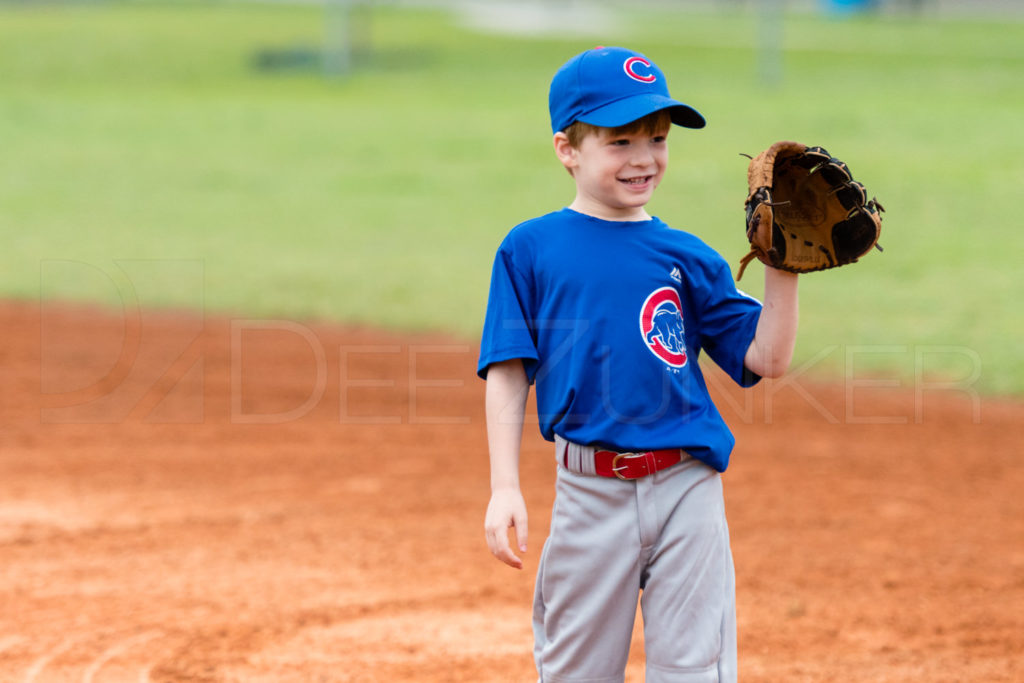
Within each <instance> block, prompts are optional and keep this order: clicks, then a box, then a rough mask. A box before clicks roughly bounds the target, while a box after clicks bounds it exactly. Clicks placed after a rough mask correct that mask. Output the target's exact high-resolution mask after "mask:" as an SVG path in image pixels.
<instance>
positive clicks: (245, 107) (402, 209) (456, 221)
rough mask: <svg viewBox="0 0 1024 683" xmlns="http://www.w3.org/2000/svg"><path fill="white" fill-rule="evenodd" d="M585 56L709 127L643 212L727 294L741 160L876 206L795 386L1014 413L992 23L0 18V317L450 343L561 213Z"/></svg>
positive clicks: (883, 8)
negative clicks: (565, 79)
mask: <svg viewBox="0 0 1024 683" xmlns="http://www.w3.org/2000/svg"><path fill="white" fill-rule="evenodd" d="M595 44H611V45H614V44H622V45H628V46H629V47H632V48H634V49H637V50H640V51H642V52H644V53H645V54H647V55H648V56H649V57H651V58H652V59H653V60H655V61H656V62H657V63H658V64H659V66H661V67H662V69H663V70H664V71H665V73H666V74H667V76H668V78H669V85H670V88H671V90H672V93H673V95H674V96H675V97H676V98H679V99H681V100H683V101H685V102H688V103H690V104H692V105H693V106H695V107H696V108H698V109H699V110H700V111H702V112H703V113H704V114H705V116H706V117H707V119H708V122H709V125H708V127H707V128H706V129H705V130H703V131H700V132H694V131H687V130H683V129H678V130H676V131H674V132H673V135H672V137H671V139H670V144H671V150H672V163H671V165H670V169H669V173H668V175H667V177H666V179H665V181H664V183H663V185H662V187H661V189H660V190H659V192H658V193H657V195H656V197H655V200H654V202H653V203H652V205H651V207H650V208H651V211H652V213H654V214H656V215H659V216H660V217H662V218H663V219H665V220H666V221H667V222H668V223H669V224H670V225H672V226H673V227H675V228H678V229H682V230H687V231H690V232H694V233H696V234H697V235H699V236H700V237H702V238H703V239H704V240H705V241H707V242H708V243H710V244H711V246H713V247H714V248H716V249H717V250H718V251H719V252H721V253H722V254H723V255H724V256H725V257H726V258H727V259H728V260H729V261H730V263H732V264H733V265H734V267H735V265H736V264H737V263H738V261H739V258H740V257H741V256H742V255H743V254H744V253H745V252H746V250H747V243H746V239H745V238H744V236H743V200H744V198H745V194H746V161H747V160H746V159H745V158H744V157H742V156H741V153H746V154H756V153H757V152H758V151H760V150H762V149H764V148H765V147H767V146H768V145H769V144H771V143H772V142H774V141H776V140H779V139H795V140H799V141H801V142H805V143H807V144H816V145H822V146H825V147H826V148H828V149H829V150H830V151H831V152H832V153H833V154H835V155H836V156H839V157H840V158H842V159H844V160H845V161H846V162H847V163H848V164H849V165H850V168H851V169H852V171H853V173H854V176H855V178H856V179H858V180H860V181H862V182H863V183H864V184H865V185H866V186H867V188H868V191H869V194H870V195H872V196H876V197H877V198H878V200H879V201H880V202H881V203H882V204H883V205H884V206H885V208H886V213H885V217H884V223H883V230H882V237H881V244H882V245H883V246H884V248H885V251H884V253H878V252H873V253H871V254H869V255H868V256H866V257H865V258H864V259H863V260H862V262H861V263H860V264H859V265H857V266H856V267H852V268H843V269H840V270H836V271H831V272H829V273H820V274H812V275H809V276H807V277H806V278H805V280H804V282H803V284H802V289H801V297H802V319H803V323H802V330H801V334H800V338H799V342H798V349H797V354H798V357H797V363H798V364H802V365H801V366H799V367H802V368H803V369H804V370H806V371H807V372H813V373H822V374H826V375H829V374H835V373H843V372H847V373H849V372H851V371H853V368H852V366H853V365H854V364H855V365H856V368H855V370H856V371H857V372H861V371H862V370H864V369H866V370H867V371H869V372H875V373H878V374H879V375H881V376H884V377H890V378H897V380H898V381H900V382H913V381H915V379H920V378H921V377H945V378H948V379H949V381H950V382H952V383H954V384H956V383H960V384H961V385H962V386H964V387H971V388H972V389H973V388H978V389H980V390H983V391H985V392H987V393H993V394H1014V395H1019V394H1021V393H1024V360H1022V354H1021V353H1020V351H1019V350H1018V344H1017V340H1016V335H1017V334H1018V333H1019V332H1020V331H1021V330H1024V307H1022V306H1021V305H1020V303H1019V302H1018V300H1017V298H1018V297H1017V293H1018V292H1019V291H1020V289H1021V285H1022V284H1024V278H1022V276H1021V274H1020V273H1021V269H1020V265H1019V261H1020V256H1021V255H1022V254H1024V230H1021V229H1020V228H1021V226H1020V220H1021V219H1020V217H1019V214H1020V211H1019V207H1018V206H1017V205H1016V201H1015V200H1016V199H1017V197H1018V196H1019V194H1020V188H1021V186H1022V183H1024V154H1022V152H1024V149H1022V147H1024V140H1022V137H1024V136H1022V133H1021V121H1022V117H1024V89H1022V88H1021V83H1022V80H1021V79H1022V76H1024V5H1022V3H1020V2H1013V1H1010V0H1004V1H1002V2H999V1H995V0H987V1H982V0H973V1H972V2H969V3H968V2H953V1H952V0H873V1H869V0H817V1H811V0H807V1H801V2H796V1H793V2H784V1H783V0H762V1H761V2H754V1H743V0H720V1H718V2H711V1H704V2H697V1H693V2H685V1H674V2H669V1H667V0H666V1H661V2H658V1H653V0H650V1H644V2H612V1H607V2H600V1H597V0H592V1H591V0H588V1H584V0H549V1H546V2H544V1H540V0H537V1H522V2H484V1H474V2H470V1H466V2H457V1H454V0H452V1H449V2H440V1H435V2H414V1H408V2H360V1H356V0H329V1H328V2H326V3H323V2H319V3H318V2H200V1H189V2H151V1H138V2H104V1H100V0H91V1H82V2H65V3H62V2H34V1H29V0H21V1H16V2H3V3H0V150H2V153H0V297H4V298H12V299H21V300H29V301H35V300H39V299H40V297H42V299H43V300H44V301H50V300H74V301H89V302H94V303H101V304H103V305H109V306H114V307H116V306H120V305H123V304H124V303H125V302H126V301H131V302H133V303H137V304H138V305H140V306H144V307H158V308H181V309H187V310H195V311H203V312H205V313H207V314H217V313H225V314H230V313H243V314H245V315H249V316H261V315H266V316H271V315H272V316H276V317H279V318H282V317H288V318H292V319H296V320H299V319H302V320H313V319H319V320H331V321H346V322H358V323H366V324H370V325H375V326H380V327H383V328H389V329H394V330H442V331H448V332H453V333H455V334H457V335H459V336H462V337H464V338H466V339H468V340H471V341H472V340H473V339H475V336H476V335H478V334H479V331H480V326H481V321H482V318H483V312H484V307H485V304H486V294H487V283H488V278H489V275H490V267H491V260H492V258H493V254H494V251H495V249H496V247H497V245H498V243H499V242H500V240H501V238H502V237H503V236H504V235H505V233H506V232H507V231H508V230H509V229H510V228H511V227H512V226H514V225H515V224H516V223H518V222H519V221H521V220H524V219H526V218H529V217H532V216H535V215H538V214H541V213H544V212H547V211H549V210H553V209H557V208H559V207H561V206H563V205H565V204H567V203H568V202H569V201H571V199H572V185H571V182H570V180H569V179H568V177H567V176H566V175H565V173H564V171H563V170H562V169H561V167H560V166H559V165H558V164H557V162H556V160H555V158H554V155H553V153H552V152H551V149H550V130H549V128H548V118H547V104H546V102H547V101H546V97H547V87H548V83H549V81H550V78H551V75H552V74H553V73H554V71H555V69H556V68H557V67H558V66H559V65H560V64H562V63H563V62H564V61H565V60H566V59H568V58H569V57H571V56H572V55H573V54H576V53H577V52H579V51H581V50H584V49H587V48H589V47H592V46H594V45H595ZM759 283H760V273H759V272H758V268H752V269H751V270H750V271H749V274H748V275H747V276H746V277H745V278H744V281H743V283H742V284H743V286H744V287H745V288H747V289H748V291H750V292H751V293H752V294H755V295H756V294H758V293H759V288H760V284H759Z"/></svg>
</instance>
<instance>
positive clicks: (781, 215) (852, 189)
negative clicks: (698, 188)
mask: <svg viewBox="0 0 1024 683" xmlns="http://www.w3.org/2000/svg"><path fill="white" fill-rule="evenodd" d="M747 186H748V190H749V194H748V195H747V201H746V208H747V239H748V240H749V241H750V253H748V254H747V255H746V256H744V257H743V259H742V261H740V269H739V273H737V275H736V279H737V280H739V279H740V278H741V277H743V271H744V270H745V269H746V267H747V264H749V263H750V262H751V261H752V260H753V259H754V258H755V257H756V258H757V259H758V260H760V261H761V262H762V263H764V264H765V265H768V266H771V267H772V268H779V269H780V270H787V271H789V272H791V273H810V272H813V271H816V270H825V269H827V268H836V267H837V266H844V265H846V264H848V263H854V262H856V261H857V259H859V258H860V257H861V256H863V255H864V254H866V253H867V252H868V251H870V250H871V247H877V248H878V250H879V251H881V249H882V248H881V247H880V246H878V236H879V233H880V232H881V229H882V217H881V212H882V211H884V210H885V209H883V208H882V205H881V204H879V203H878V201H877V200H875V199H872V200H871V201H868V198H867V193H866V192H865V190H864V186H863V185H861V184H860V183H858V182H857V181H855V180H854V179H853V177H852V176H851V175H850V169H848V168H847V167H846V164H844V163H843V162H842V161H840V160H839V159H836V158H834V157H832V156H831V155H830V154H829V153H828V152H827V151H825V150H824V149H823V148H821V147H808V146H807V145H803V144H800V143H799V142H790V141H783V142H776V143H775V144H774V145H772V146H771V147H769V148H768V149H766V150H765V151H763V152H761V153H760V154H758V155H757V156H756V157H754V158H753V159H751V161H750V165H749V166H748V168H747Z"/></svg>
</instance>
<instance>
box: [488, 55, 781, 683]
mask: <svg viewBox="0 0 1024 683" xmlns="http://www.w3.org/2000/svg"><path fill="white" fill-rule="evenodd" d="M549 106H550V113H551V125H552V130H553V132H554V148H555V153H556V155H557V156H558V159H559V161H561V163H562V165H563V166H565V168H566V169H567V170H568V171H569V173H570V175H571V176H572V177H573V179H574V181H575V183H576V196H575V199H574V200H573V202H572V203H571V204H570V205H569V206H568V207H567V208H565V209H562V210H561V211H557V212H554V213H550V214H547V215H545V216H541V217H539V218H535V219H533V220H530V221H526V222H525V223H522V224H520V225H518V226H517V227H516V228H514V229H513V230H512V231H511V232H510V233H509V234H508V236H507V237H506V238H505V240H504V242H502V244H501V247H500V248H499V249H498V253H497V257H496V259H495V263H494V270H493V274H492V279H491V290H490V297H489V301H488V306H487V317H486V320H485V323H484V332H483V341H482V345H481V354H480V363H479V370H478V372H479V374H480V376H481V377H483V378H485V379H486V380H487V390H486V401H487V406H486V413H487V431H488V445H489V449H490V459H491V490H492V495H491V500H490V504H489V505H488V508H487V515H486V521H485V527H486V534H487V543H488V546H489V547H490V550H491V552H492V553H493V554H494V555H495V556H496V557H497V558H498V559H499V560H501V561H502V562H505V563H506V564H508V565H510V566H512V567H516V568H521V567H522V561H521V559H520V558H519V556H518V555H517V554H516V553H517V552H520V553H522V552H525V551H526V543H527V513H526V505H525V503H524V501H523V496H522V494H521V492H520V486H519V447H520V440H521V437H522V428H523V420H524V411H525V403H526V397H527V393H528V391H529V385H530V384H531V383H535V384H536V391H537V412H538V418H539V421H540V430H541V433H542V434H543V436H544V437H545V438H546V439H548V440H549V441H554V442H555V451H556V453H555V455H556V458H557V462H558V475H557V487H556V497H555V505H554V509H553V511H552V521H551V530H550V534H549V537H548V540H547V542H546V543H545V545H544V551H543V553H542V555H541V558H540V565H539V568H538V573H537V584H536V593H535V598H534V610H533V621H534V636H535V645H534V657H535V660H536V664H537V670H538V672H539V674H540V680H541V681H543V682H545V683H554V682H566V681H587V682H588V683H604V682H613V681H618V682H621V681H623V678H624V671H625V667H626V661H627V658H628V653H629V644H630V639H631V634H632V627H633V620H634V617H635V614H636V604H637V597H638V595H641V594H642V597H641V599H640V603H641V608H642V610H643V618H644V642H645V650H646V660H647V681H648V682H649V683H654V682H671V683H682V682H687V683H689V682H705V681H707V682H709V683H710V682H712V681H734V680H736V618H735V588H734V573H733V566H732V554H731V550H730V548H729V535H728V528H727V526H726V520H725V513H724V503H723V497H722V484H721V478H720V474H719V473H720V472H723V471H724V470H725V468H726V466H727V465H728V462H729V454H730V452H731V451H732V447H733V443H734V439H733V436H732V434H731V433H730V431H729V429H728V427H727V426H726V425H725V422H724V421H723V420H722V417H721V416H720V414H719V413H718V411H717V409H716V408H715V406H714V404H713V403H712V402H711V400H710V397H709V396H708V391H707V387H706V385H705V382H704V378H703V376H702V374H701V370H700V367H699V365H698V362H697V359H698V355H699V354H700V352H701V351H702V350H703V351H706V352H707V353H708V355H709V356H710V357H711V358H712V359H714V361H715V362H716V363H717V364H718V365H719V366H720V367H721V368H722V369H723V370H724V371H725V372H726V373H728V374H729V375H730V376H731V377H732V378H733V379H734V380H735V381H736V382H738V383H740V384H741V385H743V386H750V385H753V384H754V383H755V382H757V381H758V379H759V378H760V377H778V376H780V375H781V374H782V373H783V372H785V370H786V368H787V366H788V364H789V361H790V358H791V355H792V351H793V345H794V340H795V336H796V327H797V287H796V276H795V275H790V274H788V273H784V272H782V271H778V270H774V269H771V268H768V269H766V274H765V295H764V298H765V301H764V304H763V305H762V304H761V303H759V302H758V301H756V300H755V299H752V298H750V297H748V296H747V295H745V294H743V293H741V292H739V291H737V290H736V287H735V285H734V283H733V280H732V274H731V272H730V269H729V266H728V265H727V264H726V262H725V261H724V260H723V259H722V258H721V257H720V256H719V255H718V254H717V253H716V252H715V251H713V250H712V249H711V248H710V247H708V246H707V245H705V244H704V243H703V242H701V241H700V240H699V239H698V238H696V237H694V236H693V235H691V234H688V233H686V232H682V231H677V230H673V229H671V228H669V227H668V226H667V225H665V224H664V223H663V222H661V221H660V220H659V219H657V218H652V217H651V216H649V215H648V214H647V212H646V210H645V209H644V207H645V205H646V204H647V202H648V201H649V200H650V198H651V195H652V193H653V192H654V189H655V188H656V187H657V186H658V183H659V182H660V181H661V179H662V176H663V175H664V173H665V169H666V166H667V162H668V148H667V142H666V137H667V135H668V132H669V129H670V127H671V124H672V123H674V124H677V125H680V126H683V127H686V128H701V127H703V126H704V118H703V117H702V116H701V114H700V113H698V112H697V111H696V110H695V109H693V108H692V107H690V106H688V105H686V104H683V103H681V102H678V101H676V100H674V99H672V98H671V97H670V96H669V92H668V87H667V85H666V83H665V77H664V75H663V74H662V72H661V70H660V69H658V67H657V66H655V65H654V64H653V63H652V62H651V61H650V60H648V59H647V58H646V57H644V56H643V55H642V54H639V53H637V52H633V51H631V50H626V49H623V48H605V47H598V48H595V49H593V50H588V51H586V52H584V53H582V54H580V55H577V56H576V57H574V58H573V59H571V60H569V62H567V63H566V64H565V65H564V66H563V67H562V68H561V69H560V70H559V71H558V72H557V73H556V74H555V77H554V79H553V81H552V83H551V91H550V100H549ZM510 528H512V529H514V537H515V542H516V549H517V550H514V549H513V548H512V547H511V546H510V544H509V529H510Z"/></svg>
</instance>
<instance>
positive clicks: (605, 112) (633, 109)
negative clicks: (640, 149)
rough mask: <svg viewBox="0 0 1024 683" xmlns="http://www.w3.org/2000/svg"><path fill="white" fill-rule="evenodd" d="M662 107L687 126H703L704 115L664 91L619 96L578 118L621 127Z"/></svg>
mask: <svg viewBox="0 0 1024 683" xmlns="http://www.w3.org/2000/svg"><path fill="white" fill-rule="evenodd" d="M662 109H669V110H670V111H669V115H670V116H671V117H672V123H674V124H676V125H677V126H683V127H684V128H703V127H704V125H705V121H704V117H703V116H701V114H700V112H699V111H697V110H696V109H694V108H693V107H691V106H690V105H688V104H683V103H682V102H679V101H677V100H673V99H672V98H671V97H665V96H663V95H655V94H649V95H635V96H633V97H626V98H624V99H621V100H616V101H615V102H611V103H610V104H606V105H605V106H603V107H598V108H597V109H595V110H594V111H591V112H587V113H586V114H583V115H581V116H578V117H577V120H578V121H583V122H584V123H589V124H590V125H592V126H601V127H603V128H618V127H619V126H625V125H626V124H627V123H632V122H633V121H636V120H637V119H641V118H643V117H645V116H647V115H648V114H653V113H654V112H656V111H661V110H662Z"/></svg>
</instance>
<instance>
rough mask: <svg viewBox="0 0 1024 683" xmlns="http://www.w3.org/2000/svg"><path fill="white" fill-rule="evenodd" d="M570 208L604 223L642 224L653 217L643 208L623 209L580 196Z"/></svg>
mask: <svg viewBox="0 0 1024 683" xmlns="http://www.w3.org/2000/svg"><path fill="white" fill-rule="evenodd" d="M569 208H570V209H572V210H573V211H575V212H576V213H582V214H583V215H585V216H591V217H593V218H600V219H601V220H603V221H616V222H640V221H649V220H651V216H650V215H649V214H648V213H647V209H646V208H645V207H642V206H636V207H632V206H630V207H625V208H622V209H619V208H615V207H611V206H606V205H604V204H600V203H597V202H588V201H586V200H585V199H584V198H581V197H580V196H579V195H577V196H576V199H574V200H573V202H572V204H570V205H569Z"/></svg>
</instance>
